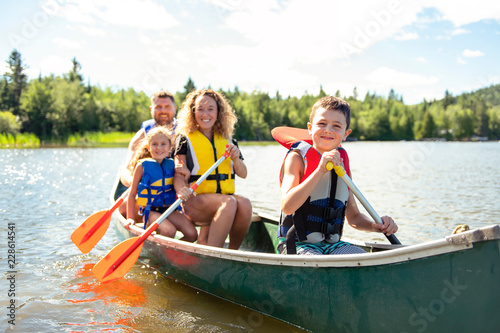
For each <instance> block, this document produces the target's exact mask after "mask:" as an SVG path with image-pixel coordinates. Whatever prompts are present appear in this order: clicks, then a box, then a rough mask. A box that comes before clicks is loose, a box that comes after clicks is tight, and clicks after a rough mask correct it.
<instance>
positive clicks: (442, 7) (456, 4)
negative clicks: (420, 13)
mask: <svg viewBox="0 0 500 333" xmlns="http://www.w3.org/2000/svg"><path fill="white" fill-rule="evenodd" d="M420 5H421V6H422V8H424V7H430V8H435V9H437V10H438V11H439V12H440V13H441V19H442V20H445V21H450V22H452V23H453V25H455V26H456V27H460V26H464V25H467V24H469V23H473V22H477V21H481V20H497V21H498V20H500V2H498V1H491V0H476V1H456V0H440V1H435V0H426V1H421V2H420Z"/></svg>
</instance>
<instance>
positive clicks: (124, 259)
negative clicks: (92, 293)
mask: <svg viewBox="0 0 500 333" xmlns="http://www.w3.org/2000/svg"><path fill="white" fill-rule="evenodd" d="M139 238H140V237H133V238H129V239H127V240H125V241H123V242H121V243H120V244H118V245H116V246H115V247H114V248H113V249H112V250H111V251H109V253H108V254H107V255H106V256H105V257H104V258H102V259H101V260H100V261H99V262H98V263H97V264H95V266H94V268H93V269H92V272H93V273H94V276H95V277H96V278H97V279H98V280H99V281H100V282H109V281H113V280H116V279H121V278H122V277H124V276H125V274H127V272H128V271H129V270H130V268H132V266H134V264H135V262H136V261H137V258H139V255H140V254H141V249H142V245H143V242H140V243H138V241H139ZM134 248H135V249H134ZM120 262H121V263H120Z"/></svg>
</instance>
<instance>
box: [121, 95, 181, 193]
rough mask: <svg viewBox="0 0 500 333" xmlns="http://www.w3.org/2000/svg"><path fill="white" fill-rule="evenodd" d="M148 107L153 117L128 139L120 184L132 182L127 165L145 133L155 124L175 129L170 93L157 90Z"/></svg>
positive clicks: (172, 97) (127, 184) (172, 98)
mask: <svg viewBox="0 0 500 333" xmlns="http://www.w3.org/2000/svg"><path fill="white" fill-rule="evenodd" d="M149 108H150V110H151V117H153V119H149V120H146V121H145V122H143V123H142V126H141V129H140V130H139V131H138V132H137V133H136V134H135V135H134V137H133V138H132V140H130V143H129V146H128V153H127V159H126V160H125V164H124V165H123V166H122V168H121V171H120V180H121V182H122V184H123V185H125V186H127V187H130V184H131V183H132V173H131V171H130V170H129V169H128V168H127V166H128V164H129V163H130V161H131V160H132V158H133V157H134V154H135V150H136V149H137V147H138V146H139V144H140V142H141V141H142V140H143V139H144V138H145V137H146V133H147V132H149V130H151V129H152V128H154V127H156V126H166V127H167V128H169V129H170V130H172V131H173V130H174V129H175V125H176V119H175V113H176V111H177V107H176V106H175V99H174V96H173V95H172V94H171V93H169V92H167V91H165V90H160V91H157V92H156V93H155V94H154V95H153V96H152V97H151V105H150V107H149Z"/></svg>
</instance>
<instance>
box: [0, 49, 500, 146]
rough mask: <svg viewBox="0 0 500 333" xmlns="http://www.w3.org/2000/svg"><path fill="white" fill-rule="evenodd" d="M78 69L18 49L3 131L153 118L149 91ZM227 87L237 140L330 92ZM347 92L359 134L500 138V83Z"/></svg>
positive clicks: (0, 96)
mask: <svg viewBox="0 0 500 333" xmlns="http://www.w3.org/2000/svg"><path fill="white" fill-rule="evenodd" d="M72 63H73V66H72V68H71V70H70V71H69V72H68V73H66V74H64V75H62V76H55V75H49V76H44V77H42V76H41V75H40V76H39V77H38V78H35V79H31V80H29V81H28V78H27V75H26V68H27V66H26V64H24V63H23V60H22V57H21V54H20V53H19V52H18V51H17V50H13V51H12V53H11V54H10V55H9V58H8V59H7V67H8V70H7V71H6V73H4V74H3V75H2V76H0V134H2V133H3V134H10V135H13V136H16V135H18V134H20V133H32V134H34V135H35V136H36V137H38V138H39V139H40V141H41V142H42V143H50V142H58V143H64V142H65V141H66V140H67V139H68V138H69V137H70V135H73V134H75V133H79V134H82V135H83V134H84V133H88V132H103V133H109V132H117V131H118V132H135V131H137V130H138V129H139V127H140V125H141V123H142V121H144V120H146V119H149V118H150V111H149V104H150V100H149V97H148V96H147V95H146V94H145V93H144V92H142V91H135V90H134V89H132V88H129V89H120V90H113V89H111V88H109V87H107V88H101V87H99V86H93V85H91V84H90V83H89V82H87V83H86V82H85V80H84V77H83V76H82V74H81V72H80V71H81V65H80V63H79V62H78V61H77V60H76V59H75V58H73V59H72ZM183 89H184V90H183V91H181V92H176V93H175V94H174V95H175V98H176V104H177V106H178V108H180V107H181V106H182V102H183V101H184V99H185V97H186V95H187V94H188V93H189V92H190V91H192V90H193V89H196V85H195V83H194V81H193V80H192V79H191V78H189V79H188V81H187V83H186V85H185V86H184V87H183ZM221 92H222V93H223V94H224V95H225V96H226V97H227V98H228V100H229V101H230V102H231V104H232V106H233V108H234V110H235V112H236V115H237V116H238V123H237V125H236V131H235V138H236V139H238V140H256V141H260V140H271V139H272V138H271V129H272V128H274V127H276V126H293V127H301V128H304V127H305V126H306V124H307V122H308V120H309V113H310V110H311V107H312V105H313V104H314V103H315V102H316V101H317V100H318V99H319V98H321V97H323V96H327V93H326V92H325V91H324V90H323V88H322V87H320V88H319V92H318V93H317V94H310V93H308V92H305V93H304V94H303V95H302V96H301V97H294V96H287V97H284V96H282V95H280V93H279V92H276V94H275V95H269V93H267V92H262V91H253V92H250V93H249V92H243V91H240V90H239V89H238V87H237V86H236V87H235V88H234V89H233V90H228V91H223V90H221ZM334 95H335V96H337V97H342V98H344V99H345V100H346V101H348V102H349V103H350V105H351V110H352V119H351V128H352V129H353V132H352V134H351V136H350V137H352V138H358V139H361V140H419V139H427V138H432V139H435V138H444V139H446V140H468V139H474V138H479V139H500V85H492V86H490V87H487V88H483V89H480V90H477V91H475V92H471V93H465V94H461V95H459V96H453V95H452V94H450V93H449V92H448V91H446V92H445V95H444V98H443V99H440V100H432V101H426V100H424V101H423V102H422V103H419V104H416V105H406V104H405V103H404V101H403V96H401V95H398V94H397V93H396V92H395V91H394V90H393V89H391V91H390V92H389V94H388V96H387V97H386V96H379V95H376V94H375V93H370V92H368V93H367V94H366V95H365V96H364V98H363V99H361V98H359V96H358V94H357V90H356V88H354V90H353V92H352V94H351V95H350V96H341V93H340V91H338V90H337V91H336V92H335V94H334Z"/></svg>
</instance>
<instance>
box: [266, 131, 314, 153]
mask: <svg viewBox="0 0 500 333" xmlns="http://www.w3.org/2000/svg"><path fill="white" fill-rule="evenodd" d="M271 135H272V136H273V139H274V140H276V141H278V142H279V143H280V144H281V145H282V146H283V147H285V148H287V149H290V147H291V146H292V144H294V143H295V142H297V141H306V142H308V143H310V144H312V138H311V135H310V134H309V131H308V130H307V129H305V128H296V127H288V126H279V127H275V128H273V129H272V130H271Z"/></svg>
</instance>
